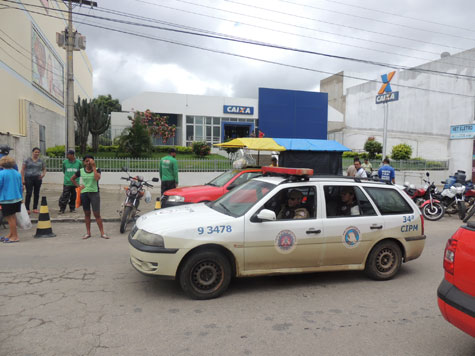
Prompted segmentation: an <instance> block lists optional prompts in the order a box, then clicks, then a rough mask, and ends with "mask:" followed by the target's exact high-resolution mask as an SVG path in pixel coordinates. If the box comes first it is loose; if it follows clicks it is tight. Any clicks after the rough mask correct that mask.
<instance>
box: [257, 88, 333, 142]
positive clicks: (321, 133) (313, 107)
mask: <svg viewBox="0 0 475 356" xmlns="http://www.w3.org/2000/svg"><path fill="white" fill-rule="evenodd" d="M327 127H328V94H327V93H317V92H309V91H299V90H284V89H270V88H259V129H260V130H261V131H262V132H263V133H264V134H265V137H272V138H274V137H280V138H311V139H321V140H326V139H327Z"/></svg>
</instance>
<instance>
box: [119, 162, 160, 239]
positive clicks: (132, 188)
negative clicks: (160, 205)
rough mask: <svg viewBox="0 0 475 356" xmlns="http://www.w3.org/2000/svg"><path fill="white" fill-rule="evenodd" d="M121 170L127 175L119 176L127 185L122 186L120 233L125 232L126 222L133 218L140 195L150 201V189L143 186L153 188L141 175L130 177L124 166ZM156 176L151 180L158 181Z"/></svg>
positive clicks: (137, 209)
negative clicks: (123, 193) (123, 191)
mask: <svg viewBox="0 0 475 356" xmlns="http://www.w3.org/2000/svg"><path fill="white" fill-rule="evenodd" d="M122 171H123V172H126V173H127V175H128V177H120V179H124V180H126V181H128V182H129V186H128V187H124V190H125V200H124V202H123V203H122V206H121V210H120V211H119V215H120V217H121V218H120V233H121V234H122V233H124V232H125V228H126V227H127V224H128V223H129V222H130V221H132V220H134V219H135V216H136V214H137V212H138V211H140V210H139V204H140V200H141V199H142V197H144V196H145V202H146V203H150V201H151V200H152V196H151V194H150V191H148V190H147V191H146V190H145V187H147V188H153V185H152V184H150V183H148V182H147V181H145V180H144V178H143V177H142V176H136V177H132V176H131V175H130V174H129V172H128V170H127V169H126V168H125V167H122ZM158 181H159V179H158V178H153V179H152V182H158Z"/></svg>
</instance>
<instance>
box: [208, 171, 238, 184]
mask: <svg viewBox="0 0 475 356" xmlns="http://www.w3.org/2000/svg"><path fill="white" fill-rule="evenodd" d="M239 172H240V170H238V169H234V170H231V171H227V172H224V173H223V174H221V175H219V176H217V177H216V178H214V179H213V180H212V181H211V182H209V183H206V185H212V186H214V187H222V186H223V185H225V184H226V183H227V182H229V181H230V180H231V179H232V178H233V177H234V176H235V175H236V174H238V173H239Z"/></svg>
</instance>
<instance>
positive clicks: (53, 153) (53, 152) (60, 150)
mask: <svg viewBox="0 0 475 356" xmlns="http://www.w3.org/2000/svg"><path fill="white" fill-rule="evenodd" d="M46 155H47V156H48V157H65V148H64V145H62V146H54V147H50V148H47V149H46Z"/></svg>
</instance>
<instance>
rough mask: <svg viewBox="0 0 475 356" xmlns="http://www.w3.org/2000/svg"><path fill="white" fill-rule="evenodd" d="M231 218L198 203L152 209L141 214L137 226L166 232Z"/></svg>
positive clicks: (146, 229)
mask: <svg viewBox="0 0 475 356" xmlns="http://www.w3.org/2000/svg"><path fill="white" fill-rule="evenodd" d="M233 219H234V218H233V217H231V216H228V215H225V214H222V213H219V212H217V211H216V210H213V209H211V208H209V207H208V206H206V204H205V203H198V204H187V205H180V206H177V207H170V208H165V209H159V210H154V211H152V212H150V213H147V214H145V215H142V216H141V217H140V218H139V219H138V220H137V227H138V228H139V229H142V230H145V231H148V232H151V233H154V234H167V233H168V232H172V231H174V232H175V231H179V230H187V229H190V228H193V227H197V226H203V225H204V226H206V225H210V224H213V225H215V224H216V223H218V222H219V223H223V222H224V221H227V220H233Z"/></svg>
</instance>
